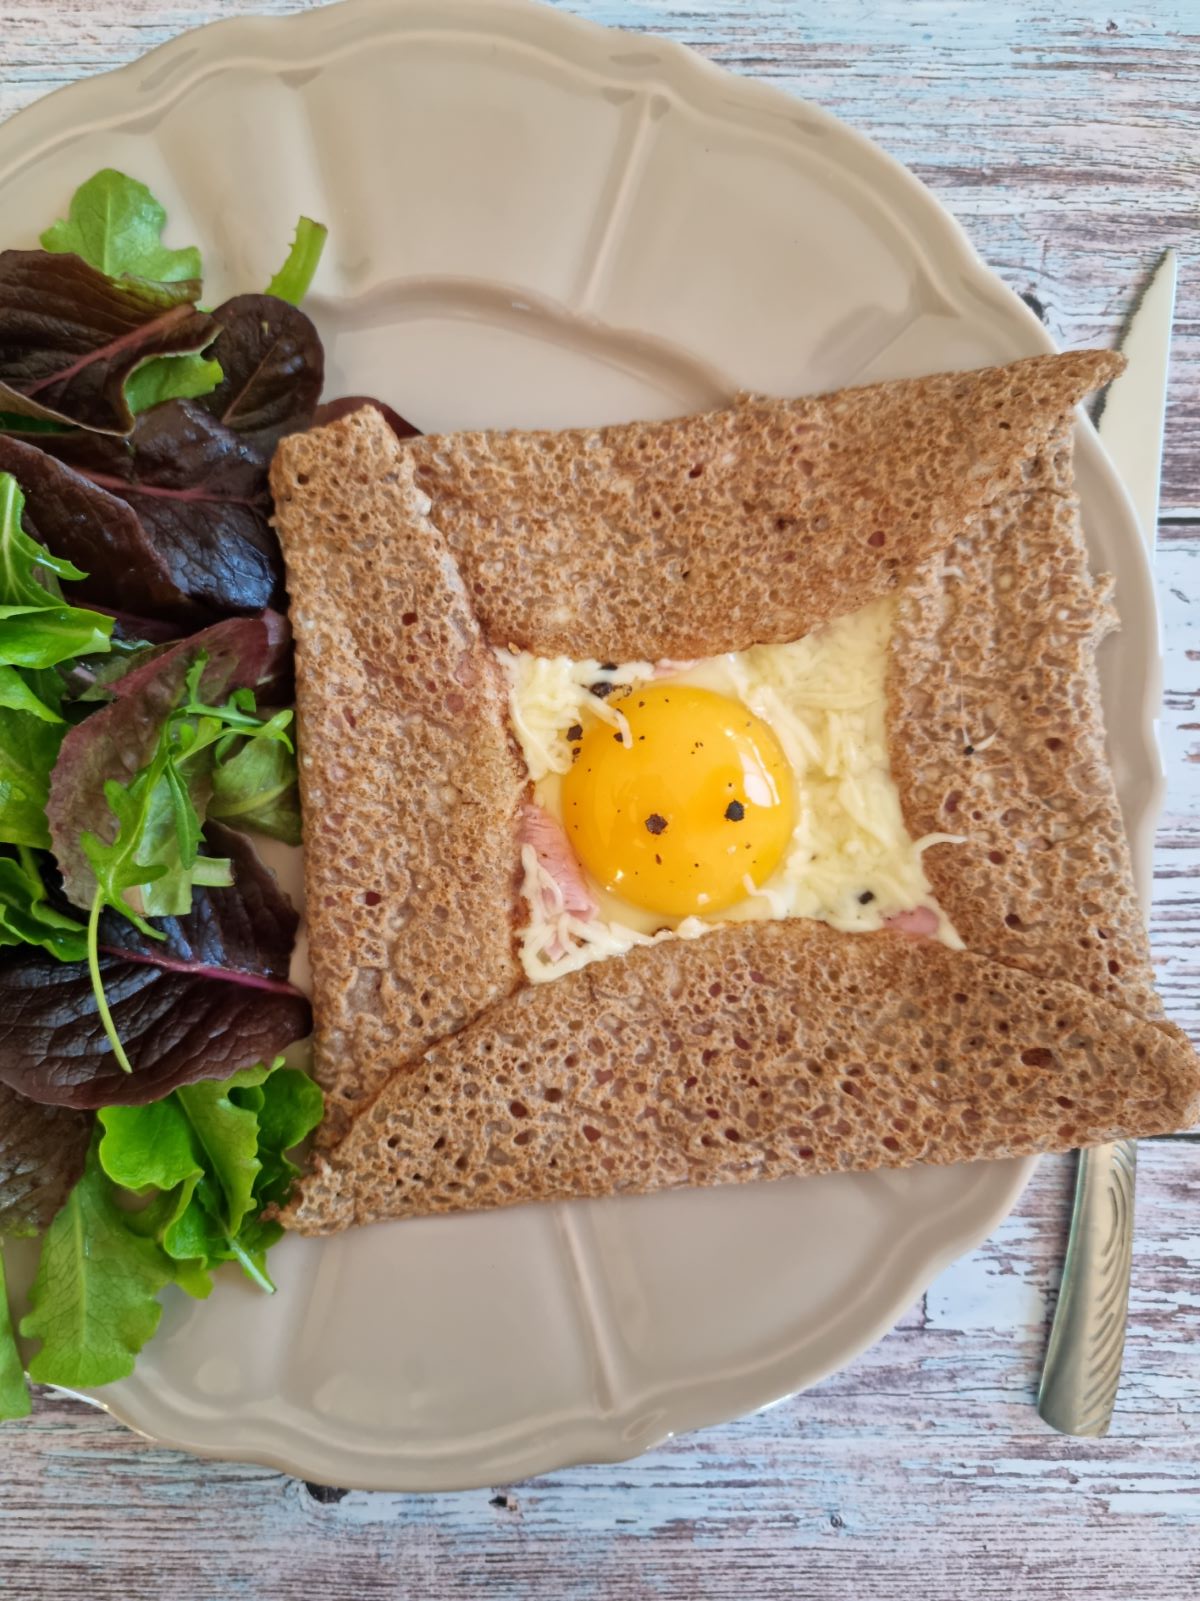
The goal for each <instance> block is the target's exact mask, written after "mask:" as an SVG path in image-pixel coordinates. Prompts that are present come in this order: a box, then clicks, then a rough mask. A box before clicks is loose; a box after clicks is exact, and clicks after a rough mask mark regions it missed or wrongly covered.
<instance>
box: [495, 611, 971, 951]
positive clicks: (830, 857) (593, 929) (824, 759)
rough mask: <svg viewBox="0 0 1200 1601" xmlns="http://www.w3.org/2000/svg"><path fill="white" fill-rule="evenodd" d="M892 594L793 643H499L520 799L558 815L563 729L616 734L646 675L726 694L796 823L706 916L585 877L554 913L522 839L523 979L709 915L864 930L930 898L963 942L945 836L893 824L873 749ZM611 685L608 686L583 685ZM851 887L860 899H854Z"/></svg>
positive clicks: (705, 921) (889, 796)
mask: <svg viewBox="0 0 1200 1601" xmlns="http://www.w3.org/2000/svg"><path fill="white" fill-rule="evenodd" d="M891 619H892V602H891V601H889V600H880V601H876V602H873V603H872V604H871V605H869V606H865V607H863V608H862V610H861V611H858V612H855V613H853V614H852V615H851V616H848V617H843V618H840V619H838V620H837V621H836V622H834V623H831V624H829V625H828V626H827V627H825V628H822V629H818V630H817V631H815V632H814V633H812V634H809V635H807V636H806V637H805V638H803V639H799V640H796V641H794V642H792V643H790V644H782V645H755V646H753V647H751V648H750V649H749V650H744V651H735V652H731V653H729V654H727V655H722V656H712V657H708V658H706V659H705V660H702V661H697V662H665V663H658V664H655V663H652V662H645V661H641V662H623V663H619V664H618V665H617V666H616V667H613V666H612V665H611V664H610V665H608V666H603V665H602V664H601V663H599V662H596V661H573V660H571V659H570V658H569V657H565V656H559V657H555V658H552V659H549V658H545V657H536V656H532V655H530V654H529V653H527V652H520V653H514V652H509V651H504V650H500V651H497V656H498V658H499V660H500V662H501V665H502V667H503V669H504V673H505V676H506V679H507V682H508V688H509V709H510V717H511V720H512V726H513V730H514V732H515V734H516V736H517V740H518V742H519V744H520V747H521V750H522V753H523V755H524V758H525V763H526V767H527V769H528V772H529V777H530V781H531V783H532V785H533V797H534V799H535V801H536V802H537V804H538V805H539V806H542V807H543V808H544V809H545V810H546V811H547V812H549V813H550V815H551V816H553V817H554V818H556V819H557V820H558V821H559V822H560V823H561V822H562V805H561V789H562V775H563V774H564V773H565V772H567V770H568V769H569V768H570V766H571V761H572V746H571V743H570V741H569V740H568V738H567V733H568V730H570V729H571V728H572V727H573V726H574V725H577V724H578V725H581V726H582V728H583V730H584V733H585V734H586V732H587V730H588V729H589V728H590V727H591V726H593V725H594V724H595V723H596V722H597V721H602V722H604V723H606V724H608V725H610V726H611V727H613V728H614V729H616V730H617V731H618V732H620V731H622V729H623V726H624V718H623V716H622V713H621V698H622V691H623V689H624V687H625V686H628V687H629V688H637V687H638V685H640V684H645V683H647V682H649V681H650V680H652V679H653V680H656V681H658V682H668V681H669V682H671V683H677V684H687V685H693V686H695V687H697V688H702V689H710V690H715V691H716V692H717V693H718V694H721V695H727V696H728V697H729V698H730V699H732V700H735V701H740V702H741V703H742V704H743V705H744V706H746V707H748V708H749V710H750V711H752V712H753V713H754V714H755V715H756V716H757V717H760V718H762V720H763V721H764V722H765V723H767V724H768V725H769V726H770V727H771V729H772V730H773V731H774V733H775V735H776V737H777V738H778V740H779V743H780V745H781V746H782V748H783V751H784V754H785V755H786V757H787V759H788V762H789V764H790V766H791V769H792V773H793V776H794V780H795V798H796V822H795V827H794V829H793V832H792V838H791V841H790V842H789V845H788V848H787V850H786V852H785V854H784V857H783V860H782V861H781V863H780V865H779V866H778V868H777V869H776V871H775V872H774V873H773V874H772V876H771V877H770V878H769V879H768V880H767V882H766V883H765V884H763V885H762V886H760V887H759V888H757V889H755V887H754V886H753V884H751V883H750V882H749V881H747V890H748V893H747V895H746V898H745V899H744V900H741V901H739V902H737V903H736V904H735V905H734V906H731V907H729V908H728V910H726V911H724V912H721V913H717V914H714V915H713V916H712V917H711V918H698V917H688V918H684V919H679V918H670V917H664V916H662V915H660V914H658V913H654V912H650V911H646V910H645V909H643V908H641V907H636V906H633V905H631V904H630V903H629V902H628V901H625V900H622V899H621V898H620V897H618V896H616V895H612V894H609V893H608V892H607V891H606V890H605V889H604V888H603V887H602V886H601V885H600V884H598V883H597V882H596V881H595V880H594V879H593V878H592V877H591V876H590V875H589V874H587V873H584V880H585V882H586V884H587V886H588V889H589V891H590V893H591V895H592V898H593V900H594V901H595V902H596V906H597V914H596V916H595V918H589V919H584V918H580V917H578V916H574V915H572V914H571V913H569V912H566V911H565V910H564V909H563V907H562V904H561V901H562V897H561V895H557V896H556V893H555V889H556V886H555V884H554V881H553V880H552V879H551V878H550V876H549V874H548V873H547V872H546V871H545V869H544V868H543V867H542V865H541V863H540V862H539V861H538V859H537V856H536V853H535V852H534V851H533V850H532V849H531V848H530V847H526V848H525V851H524V853H523V858H522V860H523V867H524V884H523V891H524V898H525V901H526V905H527V908H528V913H529V917H528V922H527V924H526V926H525V927H524V928H523V929H522V932H521V948H522V960H523V962H524V966H525V969H526V972H527V973H528V975H529V977H530V978H532V979H535V980H543V979H547V978H557V977H559V976H560V974H561V973H563V972H568V971H571V970H572V969H573V968H576V967H580V966H583V965H584V964H585V963H586V962H589V961H595V960H598V959H600V958H603V957H607V956H616V955H620V954H623V953H624V952H625V951H627V950H629V949H630V948H631V947H632V946H633V945H636V944H645V943H649V942H652V941H654V940H657V939H662V938H671V937H675V938H695V937H698V936H699V935H702V934H704V933H707V932H709V931H710V930H711V929H712V928H714V927H716V926H717V925H718V924H719V923H725V922H746V921H751V920H758V919H768V918H785V917H812V918H817V919H819V920H820V921H822V922H825V923H829V924H830V925H831V926H832V927H834V928H837V929H840V930H842V931H843V932H845V933H869V932H871V931H873V930H875V929H878V928H881V927H882V926H883V925H884V923H885V922H886V921H887V919H888V918H889V917H893V916H895V915H896V914H898V913H900V912H906V911H912V910H914V909H915V908H917V907H921V906H925V907H929V908H930V909H931V910H932V911H933V912H934V913H935V914H936V916H937V919H938V937H939V938H941V939H943V940H945V941H946V942H947V943H948V944H954V945H957V944H959V943H961V942H960V941H959V940H958V938H957V936H956V935H955V933H954V930H953V928H952V927H951V925H950V923H949V921H948V920H947V919H946V917H945V915H944V914H943V913H942V911H941V909H940V908H939V907H938V906H937V903H936V901H935V900H934V897H933V893H932V891H931V889H930V886H929V881H928V879H927V877H926V875H925V870H924V866H923V864H922V861H921V856H922V852H923V851H925V850H926V849H927V848H928V847H929V846H930V845H933V844H936V843H939V842H953V843H957V842H958V841H959V836H957V835H947V834H930V835H927V836H926V837H925V838H924V839H920V840H913V839H912V838H911V837H910V836H909V834H908V831H907V829H906V828H905V826H904V819H903V815H902V812H901V808H900V796H899V793H898V791H897V789H896V785H895V782H894V780H893V778H892V776H891V770H890V766H889V762H888V751H887V729H886V696H885V677H886V672H887V653H888V640H889V636H890V633H891ZM606 684H611V685H613V686H615V687H614V688H613V690H612V692H611V693H610V694H609V695H608V696H607V697H605V696H602V695H597V694H596V693H595V692H594V690H595V688H596V687H597V686H600V687H603V686H604V685H606ZM864 897H867V898H866V899H864Z"/></svg>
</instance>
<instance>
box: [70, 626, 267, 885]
mask: <svg viewBox="0 0 1200 1601" xmlns="http://www.w3.org/2000/svg"><path fill="white" fill-rule="evenodd" d="M290 645H291V634H290V630H289V628H288V625H287V620H286V618H284V617H281V616H279V615H278V614H277V613H275V612H264V613H263V614H262V616H261V617H231V618H227V619H226V620H225V621H224V622H221V623H214V624H213V626H212V627H211V628H205V629H202V630H201V631H200V633H198V634H191V635H189V637H188V638H187V639H183V640H180V642H179V643H178V644H177V645H173V646H171V647H170V648H169V649H167V650H164V651H162V652H161V653H159V654H158V655H155V656H154V657H153V658H151V659H150V660H148V661H144V662H143V663H142V664H141V665H140V666H137V667H134V668H133V669H131V671H130V672H128V673H126V674H125V676H124V677H123V678H118V679H116V680H115V681H114V682H112V683H111V684H109V685H108V686H107V687H108V689H109V691H110V692H111V693H112V695H113V696H114V697H115V698H114V699H113V700H112V701H111V702H109V704H108V705H106V706H102V707H101V708H100V710H99V711H97V712H94V713H93V714H92V715H91V716H90V717H87V718H85V719H84V721H83V722H82V723H79V724H78V725H77V726H76V727H74V728H72V729H71V730H70V732H69V733H68V734H67V737H66V738H65V739H64V740H63V742H62V747H61V749H60V750H59V754H58V760H57V761H56V763H55V765H54V771H53V772H52V773H51V775H50V800H49V804H48V805H47V807H46V817H47V821H48V822H49V824H50V840H51V846H52V849H53V851H54V855H55V858H56V859H57V861H58V867H59V871H60V872H61V873H62V876H63V887H64V889H65V891H66V894H67V897H68V899H69V900H71V901H73V902H74V904H75V905H76V906H80V907H84V906H89V905H90V904H91V900H92V896H93V894H94V893H95V887H96V880H95V875H94V874H93V872H92V868H91V864H90V863H89V862H88V859H87V857H86V856H85V855H84V852H83V848H82V846H81V844H80V836H81V835H82V834H83V833H84V832H85V831H87V830H90V831H91V832H92V833H95V834H98V835H99V836H100V837H101V838H102V839H105V840H107V841H109V842H111V841H112V839H113V837H114V834H115V831H116V819H115V818H114V817H113V816H112V814H111V812H110V811H109V809H108V805H107V803H106V801H105V799H104V786H105V784H106V783H107V782H108V781H109V779H116V780H117V782H118V783H121V784H127V783H128V782H129V781H130V779H131V778H133V776H134V774H135V773H137V772H138V771H139V770H140V769H141V768H142V767H144V766H145V765H146V763H147V762H148V761H149V760H150V758H151V756H152V755H153V752H154V748H155V745H156V743H157V741H158V735H159V730H160V729H161V727H162V724H163V721H164V719H165V718H166V717H167V716H168V715H169V714H170V712H171V711H173V710H174V708H175V706H176V705H177V704H178V702H179V697H180V695H181V694H182V692H183V687H184V681H185V679H186V678H187V674H188V670H189V668H190V667H191V665H192V663H193V662H194V661H195V660H196V657H197V656H198V655H199V654H200V653H201V652H202V651H203V652H204V653H205V654H206V655H207V656H208V664H207V666H206V667H205V669H204V673H203V676H202V677H201V680H200V693H201V695H202V696H203V697H204V699H205V700H206V701H208V702H209V703H210V704H213V703H216V702H219V701H221V700H224V699H226V698H227V697H228V695H229V694H230V693H231V692H232V691H233V690H235V689H253V690H255V691H256V692H257V693H260V694H261V693H262V692H263V691H264V689H265V690H266V691H267V694H268V697H269V696H270V694H271V693H272V691H273V688H274V686H275V685H276V684H277V683H278V682H279V679H280V675H281V674H282V673H283V672H285V671H286V667H287V663H288V661H289V659H290Z"/></svg>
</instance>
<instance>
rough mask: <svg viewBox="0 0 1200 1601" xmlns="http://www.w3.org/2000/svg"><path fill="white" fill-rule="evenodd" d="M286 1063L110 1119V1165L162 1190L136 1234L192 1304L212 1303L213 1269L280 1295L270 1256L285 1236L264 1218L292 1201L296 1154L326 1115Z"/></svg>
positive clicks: (104, 1160)
mask: <svg viewBox="0 0 1200 1601" xmlns="http://www.w3.org/2000/svg"><path fill="white" fill-rule="evenodd" d="M282 1061H283V1058H282V1057H280V1058H278V1059H277V1061H276V1062H275V1064H274V1066H273V1067H272V1068H270V1069H268V1068H267V1067H266V1066H264V1065H263V1064H261V1063H260V1064H259V1065H258V1066H257V1067H251V1068H246V1069H244V1070H243V1071H241V1072H240V1073H235V1074H234V1075H233V1076H232V1078H229V1079H226V1080H225V1081H224V1082H223V1083H201V1084H190V1085H187V1086H185V1087H183V1088H181V1089H178V1090H176V1091H175V1092H174V1093H173V1094H172V1095H169V1096H168V1097H167V1098H166V1099H165V1100H163V1101H158V1102H156V1103H154V1104H153V1105H151V1106H120V1107H106V1108H105V1109H104V1110H103V1111H101V1113H100V1122H101V1125H102V1126H103V1129H104V1137H103V1140H102V1141H101V1144H100V1161H101V1164H102V1166H103V1167H104V1170H105V1172H106V1173H107V1174H108V1175H109V1177H110V1178H111V1179H112V1180H113V1181H114V1182H116V1183H118V1184H121V1185H123V1186H124V1187H126V1188H128V1189H133V1190H137V1191H139V1192H142V1191H144V1190H146V1189H147V1188H156V1189H158V1190H159V1192H160V1193H159V1194H158V1195H157V1196H156V1197H155V1198H154V1200H152V1202H151V1203H150V1205H149V1206H148V1207H147V1208H146V1210H145V1211H144V1212H142V1213H140V1214H138V1216H137V1218H136V1220H135V1223H134V1226H135V1227H136V1228H138V1229H140V1230H144V1231H146V1232H147V1233H150V1234H152V1235H153V1237H154V1239H155V1240H157V1241H158V1243H159V1244H161V1246H162V1248H163V1250H164V1252H165V1253H166V1255H167V1256H168V1257H169V1258H170V1259H171V1260H172V1262H173V1263H174V1264H175V1277H176V1282H178V1283H179V1284H180V1285H181V1287H182V1288H183V1289H185V1290H186V1291H187V1292H188V1294H190V1295H195V1296H202V1295H206V1294H207V1293H208V1290H209V1288H211V1279H210V1278H209V1274H210V1272H211V1270H212V1269H213V1268H215V1267H216V1266H218V1265H219V1264H220V1263H221V1262H230V1261H236V1262H240V1263H241V1266H242V1269H243V1271H244V1272H245V1273H246V1274H247V1276H248V1277H249V1278H251V1279H252V1280H253V1281H254V1282H255V1283H256V1284H258V1285H259V1286H260V1287H261V1288H263V1289H266V1290H271V1289H273V1288H274V1286H273V1285H272V1284H271V1281H270V1279H269V1278H268V1276H267V1273H266V1253H267V1251H268V1250H269V1248H270V1246H271V1245H273V1244H274V1242H275V1241H276V1240H277V1239H278V1238H279V1236H280V1235H281V1233H282V1230H281V1229H280V1228H279V1226H278V1224H275V1223H266V1222H264V1221H263V1219H262V1217H261V1213H262V1211H263V1209H264V1208H265V1207H266V1206H268V1205H269V1204H272V1203H274V1204H280V1203H282V1202H284V1201H285V1200H286V1199H287V1196H288V1193H289V1192H290V1190H291V1186H292V1182H293V1180H294V1178H295V1176H296V1174H297V1172H298V1171H299V1170H298V1169H297V1167H296V1166H295V1164H294V1163H292V1162H291V1161H290V1159H289V1158H288V1156H287V1154H286V1153H287V1152H288V1151H290V1150H291V1149H292V1148H293V1147H294V1146H296V1145H299V1143H300V1142H301V1140H303V1139H305V1138H306V1137H307V1136H308V1135H309V1134H310V1133H311V1132H312V1130H313V1129H314V1128H315V1127H316V1126H317V1124H318V1123H319V1122H320V1121H321V1117H322V1114H323V1111H324V1098H323V1096H322V1094H321V1091H320V1090H319V1089H318V1087H317V1086H316V1085H315V1084H314V1083H313V1081H312V1080H311V1079H310V1078H309V1077H308V1076H307V1074H305V1073H302V1072H300V1071H299V1070H297V1069H295V1068H287V1067H284V1066H282Z"/></svg>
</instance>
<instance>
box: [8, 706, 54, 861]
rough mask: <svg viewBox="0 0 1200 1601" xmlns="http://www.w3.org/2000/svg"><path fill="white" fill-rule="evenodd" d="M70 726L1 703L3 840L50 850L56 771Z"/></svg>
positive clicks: (10, 843) (11, 843)
mask: <svg viewBox="0 0 1200 1601" xmlns="http://www.w3.org/2000/svg"><path fill="white" fill-rule="evenodd" d="M65 731H66V730H65V725H62V724H55V723H47V722H46V721H44V720H43V719H42V718H40V717H31V716H30V715H29V714H28V712H20V711H12V710H11V709H10V708H8V707H3V706H0V844H4V845H29V846H33V847H34V848H35V849H41V850H48V849H49V846H50V830H49V828H48V827H47V824H46V801H47V800H48V799H49V795H50V771H51V769H52V768H53V766H54V762H55V759H56V758H57V756H58V747H59V746H60V745H61V744H62V738H63V734H64V733H65Z"/></svg>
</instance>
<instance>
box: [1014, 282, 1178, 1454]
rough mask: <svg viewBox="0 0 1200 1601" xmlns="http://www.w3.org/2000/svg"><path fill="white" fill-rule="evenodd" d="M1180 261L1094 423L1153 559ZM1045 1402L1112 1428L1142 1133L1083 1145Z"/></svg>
mask: <svg viewBox="0 0 1200 1601" xmlns="http://www.w3.org/2000/svg"><path fill="white" fill-rule="evenodd" d="M1175 279H1176V261H1175V252H1174V251H1173V250H1168V251H1166V252H1165V253H1164V254H1163V256H1162V257H1161V259H1160V260H1159V262H1158V265H1157V266H1156V268H1155V270H1154V273H1153V275H1152V277H1151V279H1150V282H1149V284H1148V285H1147V287H1146V291H1145V293H1144V294H1143V295H1142V298H1141V300H1140V301H1139V302H1138V304H1137V306H1136V307H1135V309H1134V313H1133V316H1132V318H1131V319H1130V322H1129V325H1128V328H1127V330H1126V334H1125V338H1124V340H1123V341H1122V343H1121V349H1122V351H1123V352H1124V354H1125V357H1126V360H1127V361H1128V366H1127V367H1126V368H1125V371H1124V372H1123V373H1122V374H1121V376H1120V377H1119V378H1117V379H1115V380H1114V381H1113V383H1112V384H1111V385H1110V386H1109V390H1108V394H1107V395H1106V397H1105V401H1104V409H1103V411H1102V412H1101V413H1100V418H1099V422H1098V424H1097V426H1098V428H1099V430H1100V437H1101V438H1102V439H1103V441H1104V443H1105V446H1106V447H1107V449H1108V453H1109V456H1110V457H1111V458H1112V461H1113V464H1114V466H1115V467H1116V469H1117V471H1118V473H1119V474H1120V475H1121V477H1122V478H1123V479H1124V482H1125V486H1126V488H1127V489H1128V490H1129V495H1130V498H1131V500H1132V501H1133V504H1134V509H1135V510H1136V511H1137V515H1138V521H1139V523H1140V524H1141V529H1142V537H1143V538H1144V540H1145V542H1146V548H1147V550H1148V551H1149V553H1150V559H1151V561H1153V559H1154V546H1155V537H1156V532H1157V527H1158V497H1159V480H1160V477H1161V468H1162V446H1163V427H1164V424H1165V421H1166V408H1167V368H1168V364H1169V360H1170V351H1171V324H1172V320H1173V318H1174V313H1175ZM1078 1162H1079V1166H1078V1171H1077V1173H1076V1178H1075V1205H1074V1209H1073V1211H1072V1215H1071V1232H1070V1235H1069V1237H1068V1240H1067V1254H1066V1259H1065V1261H1064V1263H1063V1275H1062V1285H1061V1287H1060V1289H1059V1294H1058V1306H1057V1308H1056V1309H1055V1313H1054V1324H1053V1326H1052V1328H1051V1330H1050V1343H1049V1345H1048V1346H1047V1348H1046V1360H1045V1364H1044V1366H1043V1368H1042V1382H1041V1388H1040V1389H1039V1391H1038V1411H1039V1412H1040V1413H1041V1415H1042V1417H1043V1418H1044V1419H1045V1421H1046V1422H1047V1423H1049V1424H1050V1426H1051V1427H1052V1428H1054V1429H1057V1430H1058V1431H1059V1432H1060V1433H1061V1434H1074V1435H1083V1436H1096V1435H1102V1434H1107V1433H1108V1429H1109V1425H1110V1424H1111V1422H1112V1415H1113V1408H1114V1406H1115V1405H1116V1399H1117V1391H1118V1390H1119V1388H1120V1384H1121V1362H1122V1359H1123V1357H1124V1354H1125V1326H1126V1322H1127V1318H1128V1311H1129V1279H1130V1270H1131V1266H1132V1260H1133V1217H1134V1188H1135V1176H1136V1172H1137V1142H1136V1141H1134V1140H1122V1141H1120V1142H1119V1143H1118V1144H1116V1145H1101V1146H1097V1147H1095V1148H1094V1149H1092V1150H1088V1151H1081V1152H1080V1153H1079V1158H1078Z"/></svg>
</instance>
